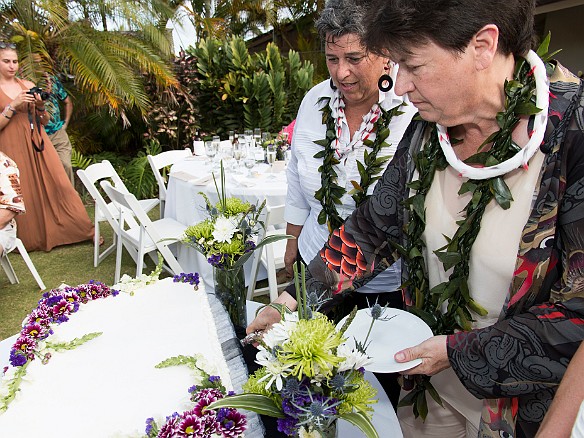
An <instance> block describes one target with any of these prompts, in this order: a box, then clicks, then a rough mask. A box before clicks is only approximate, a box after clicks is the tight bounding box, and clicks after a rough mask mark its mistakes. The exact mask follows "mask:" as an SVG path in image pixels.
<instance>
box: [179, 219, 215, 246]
mask: <svg viewBox="0 0 584 438" xmlns="http://www.w3.org/2000/svg"><path fill="white" fill-rule="evenodd" d="M213 228H214V226H213V222H212V221H211V219H205V220H204V221H202V222H199V223H198V224H196V225H191V226H190V227H187V229H186V230H185V236H186V237H187V239H194V240H197V241H198V240H199V239H201V238H204V239H205V240H208V239H211V238H212V237H213V234H212V233H213Z"/></svg>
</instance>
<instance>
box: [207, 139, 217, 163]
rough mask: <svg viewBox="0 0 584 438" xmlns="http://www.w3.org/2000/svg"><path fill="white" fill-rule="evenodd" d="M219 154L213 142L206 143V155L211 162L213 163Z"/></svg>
mask: <svg viewBox="0 0 584 438" xmlns="http://www.w3.org/2000/svg"><path fill="white" fill-rule="evenodd" d="M216 154H217V147H216V145H215V143H214V142H213V141H206V142H205V155H206V156H207V157H208V158H209V162H210V163H212V162H213V158H214V157H215V155H216Z"/></svg>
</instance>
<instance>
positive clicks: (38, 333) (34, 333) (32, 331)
mask: <svg viewBox="0 0 584 438" xmlns="http://www.w3.org/2000/svg"><path fill="white" fill-rule="evenodd" d="M20 334H21V335H22V336H26V337H29V338H31V339H45V338H46V337H47V336H48V335H49V334H48V330H47V329H46V328H44V327H42V326H41V325H40V324H39V323H36V322H35V323H32V324H28V325H25V326H24V328H23V329H22V331H21V332H20Z"/></svg>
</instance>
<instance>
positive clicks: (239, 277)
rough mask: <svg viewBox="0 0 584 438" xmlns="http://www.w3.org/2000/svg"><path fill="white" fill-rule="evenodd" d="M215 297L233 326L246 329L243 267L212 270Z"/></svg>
mask: <svg viewBox="0 0 584 438" xmlns="http://www.w3.org/2000/svg"><path fill="white" fill-rule="evenodd" d="M213 281H214V283H215V296H216V297H217V299H218V300H219V301H220V302H221V304H223V307H225V310H226V311H227V314H228V315H229V318H230V319H231V322H232V324H233V326H234V327H235V328H236V329H237V328H245V327H247V316H246V307H245V298H246V292H247V290H246V288H245V273H244V271H243V267H241V266H240V267H238V268H231V269H221V268H216V267H214V268H213Z"/></svg>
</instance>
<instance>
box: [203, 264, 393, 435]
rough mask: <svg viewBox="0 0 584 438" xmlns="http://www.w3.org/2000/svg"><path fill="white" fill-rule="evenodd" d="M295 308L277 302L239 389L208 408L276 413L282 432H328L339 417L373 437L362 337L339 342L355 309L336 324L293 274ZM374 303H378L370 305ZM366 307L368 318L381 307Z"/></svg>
mask: <svg viewBox="0 0 584 438" xmlns="http://www.w3.org/2000/svg"><path fill="white" fill-rule="evenodd" d="M295 278H296V279H295V282H296V290H297V300H298V311H296V312H289V311H286V310H285V309H282V308H280V312H281V314H282V320H281V321H280V322H279V323H277V324H274V325H273V326H272V328H271V329H270V330H269V331H268V332H267V333H265V335H264V336H263V339H261V340H259V343H260V344H259V352H258V354H257V356H256V362H258V363H259V364H260V365H262V368H260V369H259V370H257V371H256V372H255V373H254V374H253V375H252V376H251V377H250V378H249V380H248V382H246V384H245V385H244V387H243V389H244V392H245V393H244V394H239V395H234V396H231V397H226V398H224V399H222V400H219V401H216V402H215V403H212V404H211V405H210V406H209V407H210V408H213V409H215V408H217V407H226V406H230V407H234V408H242V409H247V410H250V411H254V412H257V413H259V414H263V415H268V416H272V417H277V418H278V430H280V431H281V432H284V433H285V434H287V435H288V436H300V437H303V436H310V437H327V436H334V433H335V432H334V431H335V429H336V422H337V420H338V419H339V418H342V419H344V420H346V421H349V422H350V423H352V424H354V425H356V426H357V427H359V428H360V429H361V430H362V431H363V433H364V434H365V435H366V436H367V437H368V438H375V437H378V434H377V432H376V430H375V428H374V427H373V425H372V423H371V414H372V407H371V405H372V404H373V403H376V402H377V400H376V399H375V396H376V390H375V389H374V388H373V387H372V386H371V385H370V384H369V382H367V381H366V380H365V378H364V376H363V374H364V371H365V370H364V368H363V367H364V366H365V365H367V364H368V363H369V357H368V356H367V355H366V352H365V350H366V346H367V340H366V339H365V340H364V342H363V343H359V342H356V347H355V348H353V349H351V348H350V347H347V346H346V345H345V341H346V338H345V337H344V336H343V334H344V332H345V331H346V329H347V328H348V326H349V325H350V323H351V321H352V319H353V318H354V315H355V314H356V309H355V310H354V311H353V312H352V313H351V315H350V316H349V318H348V319H347V321H346V323H345V324H343V326H342V327H341V329H340V330H337V328H336V327H335V325H334V324H333V322H332V321H330V320H329V319H328V318H327V317H326V316H324V315H323V314H321V313H319V312H318V311H317V309H318V308H319V307H320V305H321V304H322V301H321V297H318V296H317V294H316V293H311V294H309V295H308V296H307V293H306V286H305V284H304V267H302V274H301V278H302V280H301V281H302V285H300V284H299V283H300V280H299V279H298V275H296V276H295ZM376 306H378V305H376ZM378 307H379V309H376V311H372V321H371V324H373V323H374V321H375V319H376V318H379V317H380V316H381V315H382V313H383V312H382V308H381V307H380V306H378Z"/></svg>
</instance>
